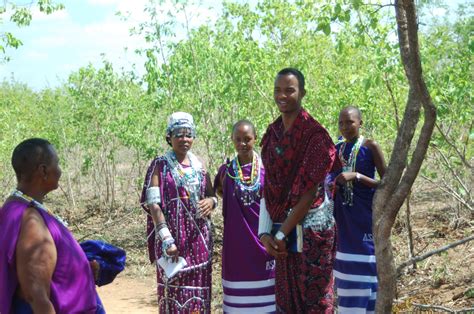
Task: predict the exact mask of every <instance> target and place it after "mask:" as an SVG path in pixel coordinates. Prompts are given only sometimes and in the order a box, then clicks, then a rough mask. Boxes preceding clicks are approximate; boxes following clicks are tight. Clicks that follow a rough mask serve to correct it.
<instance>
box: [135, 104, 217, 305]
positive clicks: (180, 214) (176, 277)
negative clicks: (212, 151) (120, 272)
mask: <svg viewBox="0 0 474 314" xmlns="http://www.w3.org/2000/svg"><path fill="white" fill-rule="evenodd" d="M195 137H196V128H195V126H194V122H193V117H192V116H191V115H190V114H188V113H185V112H175V113H173V114H172V115H171V116H170V117H169V118H168V127H167V130H166V141H167V142H168V144H169V145H170V146H171V149H170V150H169V151H168V152H166V153H165V154H164V155H163V156H159V157H157V158H155V159H154V160H153V161H152V163H151V165H150V167H149V168H148V171H147V174H146V177H145V183H144V187H143V192H142V196H141V203H142V205H143V208H144V209H145V210H146V211H147V213H148V221H147V230H148V250H149V256H150V261H151V262H155V261H156V262H157V281H158V307H159V312H160V313H210V312H211V284H212V280H211V273H212V269H211V266H212V265H211V264H212V248H213V243H212V234H211V221H210V215H211V212H212V210H213V209H214V208H215V207H216V206H217V198H216V197H215V194H214V191H213V189H212V184H211V181H210V179H209V175H208V174H207V172H206V169H205V168H204V166H203V162H202V161H201V160H200V159H199V158H198V157H197V156H196V155H194V154H193V153H192V152H191V151H190V149H191V147H192V145H193V141H194V139H195Z"/></svg>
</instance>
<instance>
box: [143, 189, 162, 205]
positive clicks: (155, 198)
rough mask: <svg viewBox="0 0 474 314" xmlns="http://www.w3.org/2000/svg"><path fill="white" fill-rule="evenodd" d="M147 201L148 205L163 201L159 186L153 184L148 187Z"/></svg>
mask: <svg viewBox="0 0 474 314" xmlns="http://www.w3.org/2000/svg"><path fill="white" fill-rule="evenodd" d="M146 203H147V205H151V204H160V203H161V191H160V187H159V186H151V187H149V188H148V189H146Z"/></svg>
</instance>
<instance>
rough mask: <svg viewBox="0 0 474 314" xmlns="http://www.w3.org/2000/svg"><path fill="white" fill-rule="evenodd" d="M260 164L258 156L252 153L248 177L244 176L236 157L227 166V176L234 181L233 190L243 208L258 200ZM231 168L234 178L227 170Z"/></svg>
mask: <svg viewBox="0 0 474 314" xmlns="http://www.w3.org/2000/svg"><path fill="white" fill-rule="evenodd" d="M260 164H261V160H260V157H259V156H258V154H257V153H256V152H255V151H254V152H253V158H252V168H251V170H250V176H244V174H243V171H242V167H241V166H240V162H239V158H238V156H236V157H235V158H234V159H233V160H232V161H231V162H230V164H227V175H228V176H229V177H230V178H232V179H233V180H234V181H235V189H236V191H234V193H235V192H237V193H236V194H234V195H235V196H237V194H239V195H238V197H239V198H240V200H241V201H242V204H244V206H250V205H252V204H253V203H256V202H258V201H259V199H260V172H261V169H260ZM230 168H232V170H233V173H236V174H237V175H236V176H233V175H231V173H230V171H229V169H230Z"/></svg>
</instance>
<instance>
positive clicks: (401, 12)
mask: <svg viewBox="0 0 474 314" xmlns="http://www.w3.org/2000/svg"><path fill="white" fill-rule="evenodd" d="M395 13H396V18H397V28H398V40H399V44H400V55H401V59H402V62H403V66H404V69H405V74H406V77H407V80H408V84H409V92H408V99H407V104H406V108H405V113H404V115H403V120H402V122H401V126H400V129H399V130H398V132H397V138H396V140H395V145H394V147H393V150H392V152H396V153H392V156H391V158H390V162H389V166H388V168H387V171H386V173H385V175H384V177H383V179H382V182H381V184H380V186H379V188H378V189H377V192H376V193H375V196H374V203H373V232H374V240H375V255H376V258H377V273H378V280H379V291H378V292H377V305H376V312H377V313H391V312H392V304H393V299H394V298H395V294H396V269H395V264H394V260H393V251H392V243H391V240H390V236H391V232H392V227H393V224H394V223H395V218H396V217H397V214H398V212H399V211H400V207H401V206H402V205H403V202H404V200H405V199H406V197H407V195H408V193H409V191H410V189H411V187H412V185H413V182H414V181H415V179H416V176H417V175H418V172H419V170H420V167H421V164H422V162H423V160H424V157H425V155H426V151H427V149H428V145H429V141H430V139H431V134H432V133H433V128H434V124H435V121H436V109H435V107H434V105H433V102H432V100H431V97H430V95H429V92H428V89H427V88H426V84H425V82H424V79H423V75H422V68H421V60H420V51H419V46H418V25H417V18H416V9H415V4H414V1H413V0H397V1H395ZM422 106H423V113H424V121H423V126H422V128H421V131H420V134H419V136H418V138H417V139H416V144H415V145H416V146H415V149H414V151H413V154H412V155H411V159H410V161H409V162H408V154H409V149H410V147H411V146H412V143H413V139H414V138H413V137H414V134H415V130H416V126H417V124H418V121H419V119H420V112H421V107H422Z"/></svg>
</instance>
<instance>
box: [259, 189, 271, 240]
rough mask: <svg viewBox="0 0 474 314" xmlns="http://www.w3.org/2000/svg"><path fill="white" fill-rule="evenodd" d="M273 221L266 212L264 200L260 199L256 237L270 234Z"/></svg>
mask: <svg viewBox="0 0 474 314" xmlns="http://www.w3.org/2000/svg"><path fill="white" fill-rule="evenodd" d="M272 225H273V221H272V219H271V218H270V214H269V213H268V211H267V205H266V203H265V199H264V198H262V199H260V215H259V218H258V236H259V237H260V235H263V234H264V233H268V234H269V233H270V232H271V230H272Z"/></svg>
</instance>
